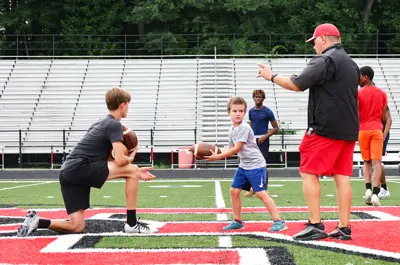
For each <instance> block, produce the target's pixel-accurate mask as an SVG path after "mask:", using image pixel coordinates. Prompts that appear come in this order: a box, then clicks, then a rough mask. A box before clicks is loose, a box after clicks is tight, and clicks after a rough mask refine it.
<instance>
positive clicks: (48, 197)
mask: <svg viewBox="0 0 400 265" xmlns="http://www.w3.org/2000/svg"><path fill="white" fill-rule="evenodd" d="M46 198H47V199H53V198H54V196H47V197H46Z"/></svg>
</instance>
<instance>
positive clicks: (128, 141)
mask: <svg viewBox="0 0 400 265" xmlns="http://www.w3.org/2000/svg"><path fill="white" fill-rule="evenodd" d="M122 135H123V141H124V145H125V146H126V148H127V149H128V152H129V153H131V152H132V151H133V149H135V147H136V146H137V145H138V139H137V137H136V133H135V132H134V131H133V130H131V129H129V128H128V127H126V126H124V125H122Z"/></svg>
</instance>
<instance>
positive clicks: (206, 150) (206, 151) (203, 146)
mask: <svg viewBox="0 0 400 265" xmlns="http://www.w3.org/2000/svg"><path fill="white" fill-rule="evenodd" d="M189 150H190V151H191V152H192V153H193V154H194V155H195V156H196V157H197V158H199V159H203V158H204V156H210V155H211V151H210V150H213V151H214V152H215V153H216V154H220V153H221V149H219V148H218V146H216V145H214V144H210V143H204V142H199V143H197V144H194V145H193V146H191V147H190V148H189Z"/></svg>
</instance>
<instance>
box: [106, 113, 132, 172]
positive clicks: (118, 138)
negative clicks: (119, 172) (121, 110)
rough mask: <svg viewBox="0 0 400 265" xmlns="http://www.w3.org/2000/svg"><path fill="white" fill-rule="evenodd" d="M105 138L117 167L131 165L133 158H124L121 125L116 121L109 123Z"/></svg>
mask: <svg viewBox="0 0 400 265" xmlns="http://www.w3.org/2000/svg"><path fill="white" fill-rule="evenodd" d="M106 130H107V132H106V133H107V138H108V140H109V141H110V143H111V144H112V147H113V150H114V160H115V163H116V164H117V165H118V166H121V167H122V166H126V165H128V164H129V163H132V161H133V157H129V156H125V149H126V147H125V145H124V144H123V138H122V125H121V123H120V122H118V121H111V122H110V123H109V124H108V126H107V128H106Z"/></svg>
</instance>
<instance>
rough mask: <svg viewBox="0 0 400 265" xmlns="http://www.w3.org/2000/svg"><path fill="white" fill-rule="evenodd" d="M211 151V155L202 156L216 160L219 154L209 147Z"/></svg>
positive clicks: (209, 159)
mask: <svg viewBox="0 0 400 265" xmlns="http://www.w3.org/2000/svg"><path fill="white" fill-rule="evenodd" d="M210 151H211V155H210V156H204V159H206V160H208V161H217V160H220V159H221V158H220V156H219V155H217V154H216V153H215V152H214V151H213V150H212V149H210Z"/></svg>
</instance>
